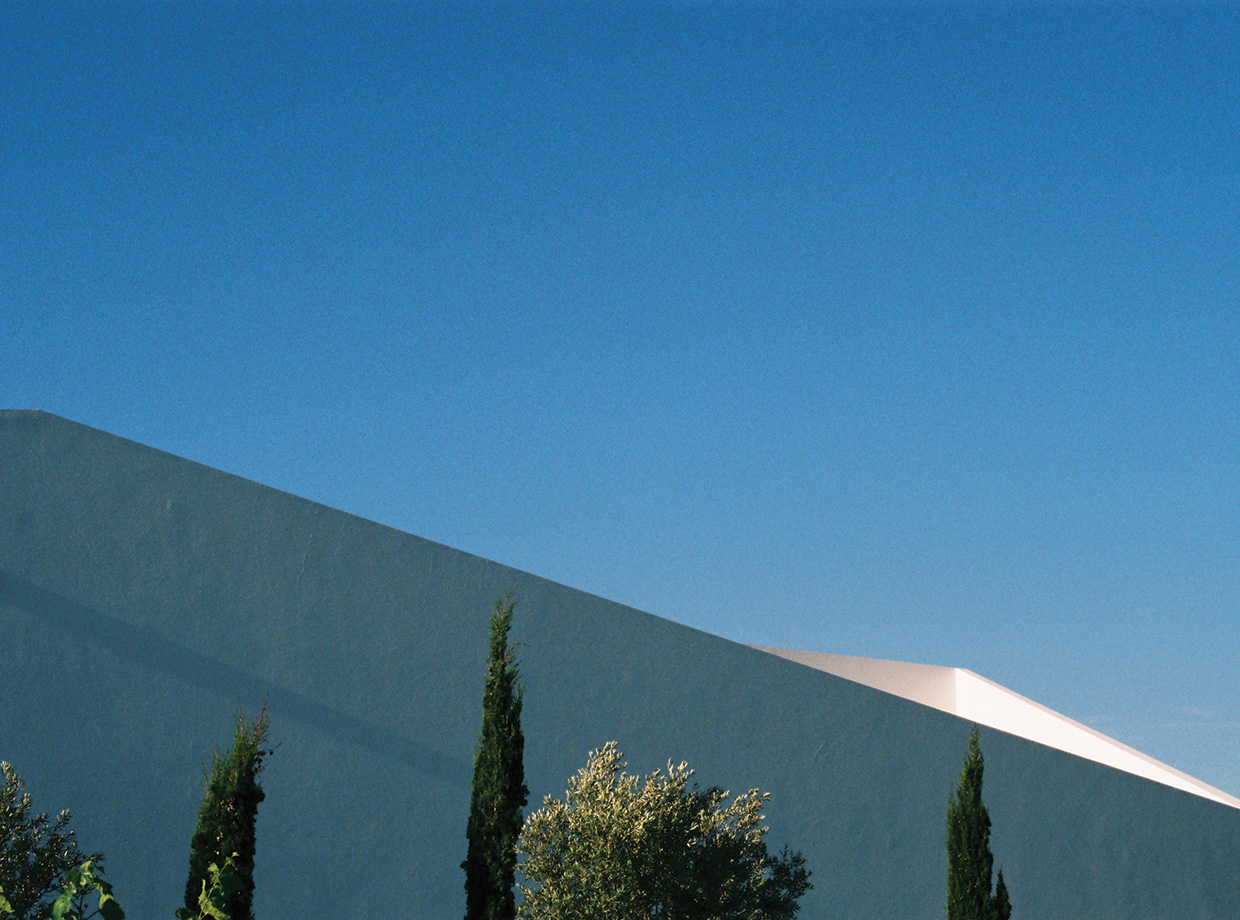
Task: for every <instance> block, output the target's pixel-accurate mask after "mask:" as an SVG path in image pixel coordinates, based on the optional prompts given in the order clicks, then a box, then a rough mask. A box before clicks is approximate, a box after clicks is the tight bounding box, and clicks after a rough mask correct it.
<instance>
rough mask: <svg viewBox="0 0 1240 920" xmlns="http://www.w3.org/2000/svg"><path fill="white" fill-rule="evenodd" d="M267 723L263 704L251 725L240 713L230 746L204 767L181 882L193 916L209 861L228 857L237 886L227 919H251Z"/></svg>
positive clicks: (229, 900)
mask: <svg viewBox="0 0 1240 920" xmlns="http://www.w3.org/2000/svg"><path fill="white" fill-rule="evenodd" d="M269 721H270V719H269V716H268V713H267V706H266V705H265V704H264V706H263V708H262V711H261V712H259V714H258V718H257V719H255V720H254V724H253V725H250V724H249V723H248V722H247V721H246V718H245V715H244V714H242V713H238V714H237V729H236V733H235V735H234V737H233V743H232V747H231V748H230V749H229V750H228V751H227V752H225V753H219V752H217V753H216V755H215V758H214V759H213V761H212V764H211V770H210V772H209V773H207V772H206V771H204V773H205V776H204V786H205V789H204V792H203V798H202V807H201V808H200V809H199V810H198V828H197V830H195V831H194V837H193V840H192V841H191V843H190V856H189V879H188V881H187V882H186V883H185V907H186V909H187V910H189V911H191V912H192V915H193V916H198V911H199V899H200V896H201V895H202V891H203V885H204V883H205V884H208V885H210V884H211V866H212V864H214V865H216V866H220V865H223V864H224V862H225V860H227V859H229V858H230V857H231V860H232V863H233V865H234V867H235V869H236V873H237V876H238V878H239V880H240V884H239V885H238V886H237V888H236V890H234V891H232V892H230V895H229V897H228V898H227V903H226V911H227V913H228V916H229V917H230V918H231V920H253V918H254V914H253V902H254V824H255V819H256V818H257V817H258V806H259V803H260V802H262V801H263V798H264V797H265V796H264V794H263V789H262V786H260V785H259V784H258V774H259V773H260V772H261V771H262V769H263V759H264V758H265V757H266V756H267V755H269V754H270V753H271V751H270V750H266V749H265V748H264V744H265V742H266V740H267V728H268V723H269Z"/></svg>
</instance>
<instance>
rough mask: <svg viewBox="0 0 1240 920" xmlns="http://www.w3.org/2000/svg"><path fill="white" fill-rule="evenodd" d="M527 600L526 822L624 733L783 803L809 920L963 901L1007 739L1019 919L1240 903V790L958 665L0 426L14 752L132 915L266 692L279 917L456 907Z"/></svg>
mask: <svg viewBox="0 0 1240 920" xmlns="http://www.w3.org/2000/svg"><path fill="white" fill-rule="evenodd" d="M514 589H515V591H516V592H517V596H518V599H519V606H518V613H517V619H516V625H515V627H514V639H515V640H517V641H519V642H520V643H522V646H521V663H522V674H523V679H524V682H525V687H526V696H525V716H524V726H525V732H526V739H527V742H526V769H527V781H528V783H529V786H530V788H531V792H532V794H531V805H533V804H535V803H537V802H538V801H540V800H541V798H542V796H544V795H545V794H548V793H554V794H561V793H562V792H563V788H564V783H565V780H566V778H567V777H568V776H569V774H571V773H572V772H574V771H575V770H577V769H578V768H579V767H580V766H581V765H582V764H583V763H584V762H585V758H586V754H587V752H588V751H589V750H591V749H593V748H596V747H598V746H600V745H601V744H602V743H603V742H605V741H607V740H610V739H615V740H616V741H618V742H619V744H620V747H621V749H622V750H623V751H624V752H625V753H626V755H627V758H628V761H629V764H630V769H631V770H634V771H641V772H646V771H649V770H651V769H653V768H655V767H657V766H662V765H664V764H666V762H667V760H668V759H669V758H671V759H675V760H677V761H679V760H688V761H689V762H690V764H691V765H692V766H694V767H695V768H696V769H697V771H698V775H699V777H700V778H701V779H702V781H703V782H705V783H707V784H711V785H714V784H718V785H722V786H725V787H727V788H731V789H733V790H737V791H739V790H743V789H749V788H752V787H760V788H762V789H764V790H767V791H769V792H770V793H771V795H772V799H771V803H770V808H769V809H768V818H769V824H770V826H771V829H772V830H771V833H770V837H769V839H770V840H771V842H772V843H774V844H775V845H776V846H777V847H778V846H780V845H782V844H783V843H788V844H790V845H792V846H793V847H794V848H796V849H800V850H801V851H802V852H803V853H804V855H805V856H806V859H807V861H808V865H809V867H810V869H811V870H812V871H813V878H812V881H813V883H814V890H813V891H812V892H810V893H809V894H808V895H807V896H806V897H805V899H804V900H803V902H802V904H803V911H802V916H804V917H806V918H814V920H816V918H850V920H888V918H900V920H909V918H933V917H941V916H942V915H943V900H944V890H945V881H944V880H945V873H946V856H945V851H944V816H945V812H946V805H947V799H948V795H949V794H950V792H951V790H952V788H953V786H954V784H955V781H956V778H957V776H958V774H959V770H960V763H961V757H962V755H963V753H964V749H965V745H966V740H967V737H968V734H969V730H970V728H971V726H972V724H973V722H975V721H976V722H977V723H979V724H981V725H983V726H985V727H984V728H983V730H982V746H983V750H984V751H985V754H986V760H987V771H986V800H987V804H988V805H989V807H990V812H991V816H992V819H993V820H994V831H993V837H992V847H993V849H994V851H995V856H996V861H997V863H998V864H999V865H1001V866H1002V867H1003V869H1004V874H1005V877H1006V879H1007V881H1008V885H1009V888H1010V890H1011V893H1012V899H1013V902H1014V904H1015V916H1017V917H1018V918H1056V920H1074V918H1081V920H1084V918H1090V920H1106V918H1117V920H1118V918H1128V920H1131V918H1149V920H1164V918H1177V920H1178V918H1202V920H1205V918H1223V917H1227V918H1235V917H1237V916H1240V872H1238V871H1237V870H1238V869H1240V856H1238V854H1240V802H1237V800H1236V799H1234V798H1232V797H1231V796H1229V795H1227V794H1225V793H1223V792H1220V791H1218V790H1214V789H1211V788H1209V787H1208V786H1205V785H1204V784H1202V783H1199V782H1197V781H1195V780H1192V779H1191V778H1190V777H1186V776H1184V775H1183V774H1180V773H1178V772H1177V771H1174V770H1172V769H1171V768H1169V767H1166V766H1164V765H1162V764H1158V763H1156V762H1154V761H1152V760H1151V759H1149V758H1146V757H1144V756H1143V755H1140V754H1139V753H1137V752H1135V751H1131V750H1130V749H1127V748H1124V747H1123V746H1122V745H1118V744H1116V743H1115V742H1112V741H1110V740H1109V739H1105V738H1104V737H1103V736H1100V735H1098V734H1097V733H1093V732H1090V731H1089V730H1088V729H1086V728H1084V727H1083V726H1078V725H1076V724H1075V723H1072V722H1070V721H1069V720H1066V719H1063V718H1062V717H1060V716H1057V715H1055V714H1054V713H1051V712H1050V711H1049V710H1045V709H1043V708H1041V707H1038V706H1037V705H1036V704H1034V703H1031V702H1029V701H1027V700H1023V699H1021V698H1020V697H1017V696H1016V695H1015V694H1011V693H1009V692H1008V691H1005V690H1003V688H1000V687H997V686H996V685H994V684H990V683H989V682H987V681H985V680H984V679H982V678H979V677H977V676H976V675H970V674H969V673H968V672H960V671H956V670H955V669H951V668H930V667H926V666H917V665H900V664H896V663H891V662H869V661H864V660H861V659H850V658H844V657H842V656H830V655H818V654H812V653H803V652H790V651H782V650H764V649H757V648H751V647H747V646H744V645H739V644H736V643H732V642H728V641H726V640H723V639H720V638H717V637H715V636H711V635H708V634H705V633H702V632H699V631H696V630H693V629H690V628H688V627H685V626H681V625H678V624H676V623H672V622H669V621H667V620H663V619H660V618H657V617H654V616H650V615H648V614H645V613H642V612H640V611H637V610H633V609H630V608H627V607H624V606H621V605H619V604H615V603H611V602H609V601H605V600H603V599H601V598H597V597H593V596H590V595H588V594H584V593H582V592H579V591H575V590H573V589H571V588H567V587H564V586H561V585H557V584H553V583H551V582H548V581H546V580H544V579H540V578H537V577H535V576H532V575H528V574H525V573H523V572H519V571H516V570H514V569H511V568H507V567H505V566H503V565H500V564H497V563H494V562H489V561H487V560H484V559H480V558H478V557H476V556H471V555H469V554H467V553H463V552H459V551H457V550H453V549H450V548H448V547H445V546H441V545H438V544H435V543H431V542H428V541H426V540H422V539H419V538H418V537H414V536H411V535H409V534H405V533H401V532H399V531H396V530H393V529H391V528H388V527H383V526H381V525H378V524H375V523H372V522H369V521H365V520H362V519H360V518H357V517H354V516H351V515H348V514H345V513H342V512H339V511H335V510H333V509H331V508H326V507H324V506H321V505H317V504H315V503H313V502H309V501H306V500H303V499H300V498H297V497H295V496H292V495H288V494H285V493H282V492H279V491H277V490H274V489H270V488H267V487H264V486H261V485H258V484H256V483H253V482H249V481H246V480H243V479H240V478H238V477H235V476H231V475H227V474H225V473H222V472H219V471H217V470H213V469H209V468H207V467H204V466H201V465H198V464H195V463H192V462H190V461H188V460H183V459H180V458H177V457H173V456H170V455H168V454H165V453H161V452H159V451H156V450H153V449H151V448H148V447H144V446H142V445H140V444H136V443H133V442H131V441H127V440H124V439H122V438H118V437H115V436H113V435H109V434H105V433H103V432H100V431H97V430H94V429H91V428H87V427H85V426H82V425H79V424H75V423H73V422H69V421H66V420H64V419H60V418H57V417H55V416H51V415H48V414H45V413H41V412H28V411H9V412H0V628H2V629H3V635H4V637H5V646H4V648H5V654H4V679H3V684H2V685H0V686H2V688H3V705H0V758H2V759H5V760H8V761H10V762H12V763H13V764H14V765H15V766H17V768H18V770H19V771H20V772H21V774H22V775H23V777H24V778H25V779H26V781H27V784H28V786H29V788H30V790H31V791H32V793H33V795H34V796H35V806H36V808H37V809H40V810H46V811H55V810H58V809H60V808H62V807H68V808H71V809H72V810H73V812H74V816H75V817H74V826H75V827H76V828H77V829H78V833H79V836H80V838H81V840H82V842H83V845H84V846H85V847H86V848H87V849H99V850H102V851H103V852H104V853H105V854H106V856H107V869H108V874H109V877H110V878H111V879H112V880H113V882H114V884H115V885H116V893H117V896H118V897H119V898H120V900H121V903H122V904H123V905H124V906H125V907H126V910H127V911H128V913H129V916H130V917H133V918H137V920H142V918H146V917H151V918H156V917H167V916H170V915H171V912H172V911H173V909H174V908H175V907H176V906H178V904H179V903H180V899H181V893H182V890H183V887H184V879H185V871H186V867H187V864H188V855H189V852H188V848H189V838H190V834H191V832H192V830H193V826H194V821H195V818H196V813H197V806H198V802H199V800H200V796H201V769H202V765H203V764H204V763H205V762H206V761H208V760H209V758H210V755H211V752H212V750H213V749H214V748H215V747H216V746H217V745H222V744H225V743H227V741H228V740H229V738H230V736H231V727H232V722H233V719H234V717H235V714H236V711H237V707H238V705H241V706H243V707H244V708H245V709H246V711H247V712H251V713H253V712H256V711H257V709H258V707H259V705H260V704H261V703H262V701H263V700H264V699H266V700H268V701H269V704H270V708H271V712H272V726H273V727H272V736H273V739H274V740H275V741H276V742H277V743H278V745H279V747H278V749H277V751H276V753H275V754H274V755H273V756H272V757H271V759H270V763H269V767H268V769H267V771H266V772H265V774H264V785H265V788H266V790H267V801H266V802H265V803H264V804H263V806H262V808H261V810H260V814H259V829H258V835H259V850H258V856H257V862H258V866H257V870H256V882H257V885H258V892H257V901H256V914H258V915H259V916H262V917H273V918H275V917H285V916H324V917H333V918H340V920H347V918H354V917H356V918H362V917H366V918H370V917H374V916H388V915H391V914H392V913H393V907H394V906H395V908H396V910H397V911H398V912H399V914H400V915H401V916H407V917H411V918H427V920H432V918H441V917H442V918H452V917H459V916H460V915H461V914H462V912H463V889H462V882H463V873H462V872H461V871H460V868H459V863H460V861H461V859H462V858H463V857H464V842H465V838H464V828H465V818H466V813H467V807H468V798H469V779H470V770H471V756H472V750H473V745H474V741H475V738H476V735H477V731H478V725H479V718H480V696H481V688H482V677H483V668H484V662H485V657H486V646H487V627H488V623H489V618H490V611H491V608H492V606H493V604H494V600H495V598H496V596H497V595H500V594H503V593H506V592H508V591H509V590H514Z"/></svg>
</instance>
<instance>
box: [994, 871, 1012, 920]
mask: <svg viewBox="0 0 1240 920" xmlns="http://www.w3.org/2000/svg"><path fill="white" fill-rule="evenodd" d="M1011 918H1012V902H1011V901H1010V900H1009V899H1008V890H1007V883H1006V882H1004V881H1003V870H1002V869H1000V870H999V881H997V882H995V920H1011Z"/></svg>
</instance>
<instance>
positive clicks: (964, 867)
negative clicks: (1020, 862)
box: [947, 725, 1012, 920]
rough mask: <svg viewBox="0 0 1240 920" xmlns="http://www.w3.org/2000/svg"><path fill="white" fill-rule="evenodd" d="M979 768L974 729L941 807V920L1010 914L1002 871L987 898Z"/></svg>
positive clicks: (988, 862)
mask: <svg viewBox="0 0 1240 920" xmlns="http://www.w3.org/2000/svg"><path fill="white" fill-rule="evenodd" d="M985 766H986V764H985V760H984V759H983V758H982V747H981V744H980V743H979V741H978V731H977V726H976V725H974V726H973V731H972V733H970V735H969V753H968V754H967V755H966V756H965V758H964V768H963V769H962V770H961V771H960V782H959V783H958V784H957V785H956V790H955V792H953V793H952V796H951V798H950V799H949V800H948V803H947V920H1008V918H1009V917H1011V915H1012V905H1011V903H1010V901H1009V900H1008V892H1007V885H1006V884H1005V883H1004V881H1003V873H1002V872H1000V873H999V884H998V888H997V890H996V891H995V893H994V895H993V896H992V895H991V893H990V879H991V873H992V871H993V869H994V857H993V856H992V855H991V852H990V814H989V812H987V810H986V806H985V805H984V804H982V774H983V773H984V771H985Z"/></svg>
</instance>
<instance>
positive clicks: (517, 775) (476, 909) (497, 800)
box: [461, 594, 529, 920]
mask: <svg viewBox="0 0 1240 920" xmlns="http://www.w3.org/2000/svg"><path fill="white" fill-rule="evenodd" d="M514 606H515V602H514V601H513V599H512V595H511V594H509V595H508V596H507V597H505V598H500V599H498V600H496V601H495V611H494V613H492V614H491V653H490V657H489V659H488V661H487V678H486V687H485V689H484V690H483V694H482V731H481V732H480V733H479V735H478V745H477V747H475V748H474V779H473V785H472V788H471V790H470V799H469V824H468V826H467V828H466V832H465V836H466V837H467V838H468V840H469V849H468V851H467V854H466V857H465V861H464V862H463V863H461V868H462V869H464V870H465V920H513V918H514V917H516V915H517V908H516V902H515V899H514V897H513V885H514V884H515V882H516V869H517V853H516V845H517V837H518V836H520V834H521V809H522V808H523V807H525V802H526V799H527V798H528V796H529V789H527V788H526V786H525V767H524V765H523V756H524V752H525V737H524V736H523V735H522V734H521V686H520V684H519V683H518V682H517V676H518V675H517V662H516V658H515V656H514V655H513V651H512V649H511V648H510V647H509V645H508V630H509V629H510V628H511V627H512V610H513V607H514Z"/></svg>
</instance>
